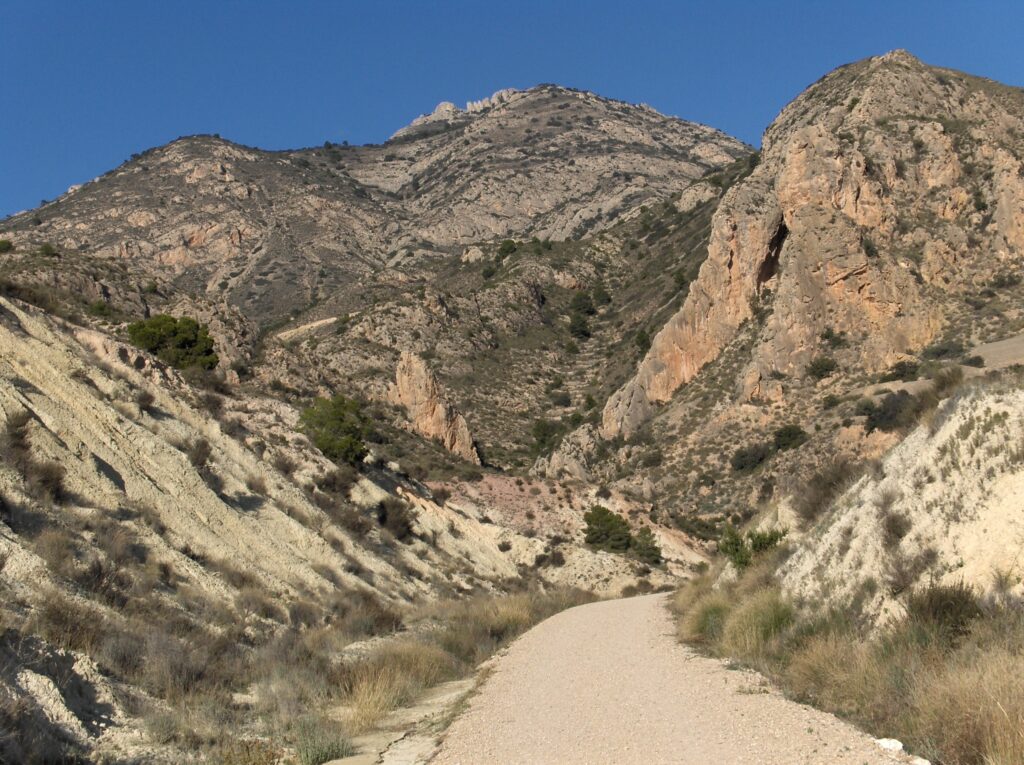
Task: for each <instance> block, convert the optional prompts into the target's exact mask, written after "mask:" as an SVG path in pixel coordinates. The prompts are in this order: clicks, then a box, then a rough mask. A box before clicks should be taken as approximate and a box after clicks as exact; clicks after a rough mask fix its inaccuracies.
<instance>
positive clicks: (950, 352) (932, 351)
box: [921, 340, 964, 359]
mask: <svg viewBox="0 0 1024 765" xmlns="http://www.w3.org/2000/svg"><path fill="white" fill-rule="evenodd" d="M963 352H964V346H963V344H962V343H959V342H957V341H956V340H944V341H942V342H938V343H933V344H932V345H929V346H928V347H927V348H925V349H924V350H923V351H921V355H922V356H924V357H925V358H926V359H950V358H953V357H954V356H960V355H961V354H962V353H963Z"/></svg>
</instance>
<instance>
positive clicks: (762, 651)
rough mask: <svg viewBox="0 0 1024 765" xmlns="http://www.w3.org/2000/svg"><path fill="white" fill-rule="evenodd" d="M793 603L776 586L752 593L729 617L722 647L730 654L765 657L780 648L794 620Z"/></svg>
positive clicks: (752, 658) (751, 657)
mask: <svg viewBox="0 0 1024 765" xmlns="http://www.w3.org/2000/svg"><path fill="white" fill-rule="evenodd" d="M794 618H795V614H794V611H793V607H792V606H791V605H790V604H789V603H787V602H786V601H785V600H783V598H782V596H781V594H779V592H778V590H776V589H769V588H766V589H764V590H761V591H760V592H757V593H754V594H753V595H750V596H749V597H748V598H746V599H744V600H743V601H742V602H741V603H740V604H739V605H738V606H736V608H734V609H733V610H732V611H731V612H730V613H729V615H728V616H727V617H726V620H725V626H724V627H723V629H722V649H723V650H724V651H725V652H726V653H727V654H728V655H730V656H737V657H740V658H744V659H748V660H758V659H761V658H763V657H765V656H767V655H769V654H771V653H773V652H775V651H776V650H777V649H778V642H779V639H780V637H781V636H782V634H783V632H784V631H785V630H786V629H787V628H788V627H789V626H790V625H791V624H792V623H793V620H794Z"/></svg>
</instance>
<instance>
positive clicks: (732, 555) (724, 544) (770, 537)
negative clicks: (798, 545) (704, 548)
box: [718, 523, 786, 569]
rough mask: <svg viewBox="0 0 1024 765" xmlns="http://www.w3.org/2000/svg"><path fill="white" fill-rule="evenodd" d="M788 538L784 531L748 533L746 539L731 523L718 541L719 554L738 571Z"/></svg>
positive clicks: (771, 530) (723, 530)
mask: <svg viewBox="0 0 1024 765" xmlns="http://www.w3.org/2000/svg"><path fill="white" fill-rule="evenodd" d="M785 537H786V532H785V531H784V530H783V529H770V530H769V531H756V530H754V531H748V532H747V536H746V538H744V537H743V535H742V534H740V533H739V532H738V531H737V530H736V528H735V527H734V526H733V525H732V524H731V523H730V524H727V525H726V527H725V528H724V529H722V536H721V537H720V538H719V540H718V552H720V553H721V554H722V555H724V556H725V557H726V559H728V560H729V561H731V562H732V564H733V565H734V566H735V567H736V568H738V569H744V568H746V567H747V566H749V565H750V564H751V562H753V560H754V557H755V556H757V555H760V554H761V553H763V552H767V551H768V550H771V549H773V548H775V547H777V546H778V544H779V542H781V541H782V540H783V539H785Z"/></svg>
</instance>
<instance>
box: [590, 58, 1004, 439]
mask: <svg viewBox="0 0 1024 765" xmlns="http://www.w3.org/2000/svg"><path fill="white" fill-rule="evenodd" d="M1022 131H1024V98H1022V94H1021V92H1020V91H1017V90H1015V89H1012V88H1006V87H1004V86H1000V85H997V84H996V83H992V82H989V81H985V80H978V79H976V78H971V77H968V76H965V75H962V74H959V73H955V72H951V71H949V70H940V69H935V68H931V67H927V66H925V65H924V64H922V63H921V62H919V61H918V60H917V59H915V58H913V57H912V56H910V55H909V54H907V53H905V52H903V51H895V52H893V53H890V54H887V55H885V56H881V57H878V58H874V59H869V60H866V61H862V62H859V63H857V64H853V65H850V66H847V67H843V68H841V69H839V70H836V71H835V72H833V73H832V74H830V75H828V76H827V77H825V78H823V79H822V80H821V81H819V82H818V83H816V84H815V85H814V86H812V87H811V88H809V89H808V90H807V91H806V92H805V93H804V94H803V95H801V96H800V97H799V98H797V99H796V100H795V101H794V102H793V103H791V104H790V105H789V106H787V107H786V108H785V109H784V110H783V112H782V113H781V114H780V115H779V117H778V118H777V119H776V120H775V122H774V123H773V124H772V125H771V126H770V127H769V128H768V130H767V132H766V133H765V137H764V143H763V150H762V155H761V162H760V164H759V166H758V167H757V169H756V170H755V171H754V172H753V173H752V174H751V176H750V177H749V178H748V179H746V180H745V181H744V182H743V183H741V184H740V185H738V186H737V187H734V188H733V189H731V190H730V192H729V193H727V194H726V196H725V198H724V200H723V202H722V204H721V205H720V206H719V209H718V211H717V212H716V213H715V216H714V221H713V225H712V232H711V235H710V242H709V245H708V258H707V260H706V261H705V262H704V265H703V268H702V269H701V273H700V277H699V279H698V280H697V282H696V283H695V284H694V285H693V287H692V288H691V290H690V294H689V297H688V299H687V301H686V304H685V305H684V306H683V308H682V309H681V310H680V312H679V313H678V314H677V315H676V316H675V317H673V318H672V320H671V321H669V322H668V323H667V324H666V325H665V327H664V328H662V330H661V331H660V332H659V333H658V335H657V336H656V337H655V338H654V340H653V342H652V344H651V348H650V351H649V353H648V354H647V356H646V358H645V359H644V360H643V362H642V363H641V364H640V367H639V369H638V371H637V374H636V375H635V377H634V378H633V379H632V380H630V381H629V382H628V383H627V384H626V385H625V386H624V387H623V388H622V389H621V390H620V391H619V392H618V393H616V395H614V396H613V397H612V398H611V399H610V400H609V401H608V403H607V405H606V407H605V409H604V413H603V421H602V434H603V435H604V436H605V437H612V436H614V435H616V434H619V433H622V434H624V435H629V434H631V433H633V432H635V430H636V429H637V427H638V426H639V425H640V423H642V422H643V421H644V420H645V419H647V417H649V415H650V413H651V411H652V407H653V406H654V405H656V404H659V403H662V402H665V401H667V400H668V399H669V398H670V397H671V396H672V394H673V393H674V392H675V391H676V390H677V389H678V388H679V386H681V385H683V384H685V383H687V382H689V381H690V380H692V379H693V377H694V376H695V375H696V374H697V373H698V372H699V371H700V369H701V368H702V367H703V366H704V365H705V364H707V363H708V362H709V361H711V360H713V359H715V358H716V357H717V356H718V354H719V353H720V352H721V350H722V349H723V348H724V347H725V345H726V344H727V343H728V342H729V341H730V340H731V339H732V338H733V337H734V336H735V334H736V331H737V329H738V328H739V326H740V325H741V324H742V323H743V322H745V321H748V320H757V321H764V325H763V327H762V328H761V331H760V334H759V336H758V338H757V343H756V346H755V348H754V349H753V351H752V353H751V358H750V366H749V368H748V370H747V372H746V374H745V378H744V379H745V382H744V384H743V385H742V387H741V391H740V392H741V394H742V395H743V396H744V397H750V396H751V395H756V394H758V393H759V392H760V388H761V385H760V383H761V380H762V379H763V377H764V376H766V375H767V374H768V373H777V374H785V375H794V374H801V373H802V371H803V369H804V367H805V366H806V365H807V363H808V362H809V361H810V360H811V359H812V358H813V357H814V356H815V355H818V354H823V353H830V352H831V351H830V348H829V345H828V344H826V343H825V342H823V337H822V333H823V330H824V329H829V330H831V331H832V333H833V334H832V335H830V337H835V336H836V335H842V333H846V338H847V340H848V341H849V345H850V350H849V351H846V352H844V353H845V356H846V359H844V360H846V361H848V362H849V363H851V364H856V365H858V366H860V367H862V368H864V369H866V370H867V371H878V370H880V369H884V368H886V367H888V366H889V365H891V364H892V363H893V362H894V361H896V360H898V359H899V358H901V356H902V354H904V353H907V352H912V351H916V350H919V349H920V348H921V347H922V346H923V345H925V344H927V343H929V342H930V341H931V340H932V339H934V338H935V337H936V336H937V334H938V333H939V332H940V330H941V329H942V328H943V325H944V324H945V322H946V321H948V320H949V319H950V318H951V317H952V315H953V314H954V313H955V310H954V309H955V308H956V306H951V305H950V304H948V303H946V302H945V301H946V300H947V299H948V298H950V297H960V296H961V295H963V293H964V292H965V291H966V290H967V289H969V288H970V287H971V285H972V283H975V284H977V283H979V282H982V281H983V280H986V279H991V278H992V277H993V275H994V274H995V273H996V272H998V271H999V270H1001V269H1004V268H1007V267H1008V266H1011V265H1013V266H1014V267H1016V265H1017V264H1019V263H1020V259H1021V256H1022V252H1024V236H1022V231H1021V223H1020V221H1021V216H1020V211H1021V200H1022V199H1024V177H1022V176H1021V173H1020V169H1021V161H1020V156H1021V154H1022V137H1024V132H1022ZM768 311H770V315H768V316H767V318H764V317H763V314H764V313H766V312H768Z"/></svg>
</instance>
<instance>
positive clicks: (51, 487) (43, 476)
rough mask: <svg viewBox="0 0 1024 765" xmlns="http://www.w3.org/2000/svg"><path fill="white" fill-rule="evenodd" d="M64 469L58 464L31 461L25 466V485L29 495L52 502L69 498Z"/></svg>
mask: <svg viewBox="0 0 1024 765" xmlns="http://www.w3.org/2000/svg"><path fill="white" fill-rule="evenodd" d="M64 477H65V471H64V468H63V467H62V466H61V465H59V464H58V463H56V462H36V461H34V460H33V461H30V462H29V463H28V464H27V465H26V466H25V485H26V488H27V489H28V492H29V494H31V495H32V496H34V497H37V498H39V499H43V500H48V501H50V502H61V501H63V500H64V499H66V498H67V492H66V491H65V488H64Z"/></svg>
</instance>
